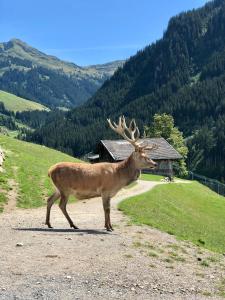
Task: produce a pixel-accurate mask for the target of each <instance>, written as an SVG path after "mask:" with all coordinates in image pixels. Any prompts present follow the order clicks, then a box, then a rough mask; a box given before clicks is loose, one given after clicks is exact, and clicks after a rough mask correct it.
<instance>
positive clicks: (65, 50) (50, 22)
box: [0, 0, 207, 65]
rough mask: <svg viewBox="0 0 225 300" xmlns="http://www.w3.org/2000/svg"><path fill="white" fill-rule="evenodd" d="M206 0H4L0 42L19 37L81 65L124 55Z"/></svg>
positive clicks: (0, 12) (0, 9)
mask: <svg viewBox="0 0 225 300" xmlns="http://www.w3.org/2000/svg"><path fill="white" fill-rule="evenodd" d="M206 2H207V1H206V0H0V42H5V41H8V40H10V39H11V38H19V39H21V40H23V41H25V42H27V43H28V44H30V45H32V46H33V47H35V48H38V49H39V50H41V51H43V52H45V53H47V54H51V55H55V56H57V57H59V58H61V59H64V60H67V61H72V62H74V63H76V64H78V65H90V64H98V63H105V62H109V61H113V60H117V59H125V58H128V57H129V56H131V55H133V54H135V53H136V52H137V50H139V49H141V48H143V47H144V46H146V45H148V44H150V43H152V42H154V41H155V40H156V39H159V38H161V37H162V34H163V31H164V30H165V29H166V27H167V24H168V21H169V19H170V18H171V17H172V16H174V15H176V14H178V13H179V12H182V11H186V10H189V9H193V8H197V7H200V6H202V5H204V4H205V3H206Z"/></svg>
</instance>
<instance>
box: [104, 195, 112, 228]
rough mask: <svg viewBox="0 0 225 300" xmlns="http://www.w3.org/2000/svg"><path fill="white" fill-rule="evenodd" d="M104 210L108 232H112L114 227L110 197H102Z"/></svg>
mask: <svg viewBox="0 0 225 300" xmlns="http://www.w3.org/2000/svg"><path fill="white" fill-rule="evenodd" d="M102 202H103V208H104V212H105V228H106V230H107V231H112V230H113V228H112V225H111V220H110V198H109V197H102Z"/></svg>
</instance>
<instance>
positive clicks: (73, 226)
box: [70, 224, 79, 229]
mask: <svg viewBox="0 0 225 300" xmlns="http://www.w3.org/2000/svg"><path fill="white" fill-rule="evenodd" d="M70 227H71V228H74V229H79V228H78V227H77V226H76V225H74V224H73V225H71V226H70Z"/></svg>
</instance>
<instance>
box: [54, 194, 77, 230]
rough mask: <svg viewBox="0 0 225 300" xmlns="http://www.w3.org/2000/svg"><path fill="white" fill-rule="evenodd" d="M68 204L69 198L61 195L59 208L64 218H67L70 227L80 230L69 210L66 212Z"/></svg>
mask: <svg viewBox="0 0 225 300" xmlns="http://www.w3.org/2000/svg"><path fill="white" fill-rule="evenodd" d="M67 202H68V196H65V195H63V194H61V199H60V202H59V207H60V208H61V210H62V212H63V214H64V216H65V217H66V219H67V221H68V222H69V224H70V227H72V228H74V229H79V228H78V227H77V226H76V225H74V224H73V221H72V220H71V218H70V216H69V214H68V212H67V210H66V205H67Z"/></svg>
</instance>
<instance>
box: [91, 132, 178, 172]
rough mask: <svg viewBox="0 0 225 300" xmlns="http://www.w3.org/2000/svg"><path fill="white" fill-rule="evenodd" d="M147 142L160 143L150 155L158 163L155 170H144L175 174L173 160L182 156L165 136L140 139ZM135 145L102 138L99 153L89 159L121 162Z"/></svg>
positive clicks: (124, 141)
mask: <svg viewBox="0 0 225 300" xmlns="http://www.w3.org/2000/svg"><path fill="white" fill-rule="evenodd" d="M140 142H145V144H148V145H152V144H156V145H158V149H156V150H152V151H149V157H150V158H151V159H153V160H154V161H156V162H157V163H158V167H157V168H156V169H154V170H144V172H146V173H147V172H149V173H154V174H160V175H163V176H169V177H172V176H173V162H174V161H176V160H178V159H181V158H182V156H181V155H180V154H179V153H178V152H177V151H176V150H175V149H174V148H173V147H172V146H171V145H170V144H169V143H168V142H167V141H166V140H165V139H164V138H145V139H140ZM133 151H134V147H133V146H132V145H131V144H130V143H129V142H127V141H126V140H101V141H100V143H99V144H98V147H97V153H96V154H93V155H89V157H88V158H89V161H90V162H92V163H95V162H107V161H108V162H119V161H122V160H124V159H126V158H128V157H129V155H130V154H131V153H132V152H133Z"/></svg>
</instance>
